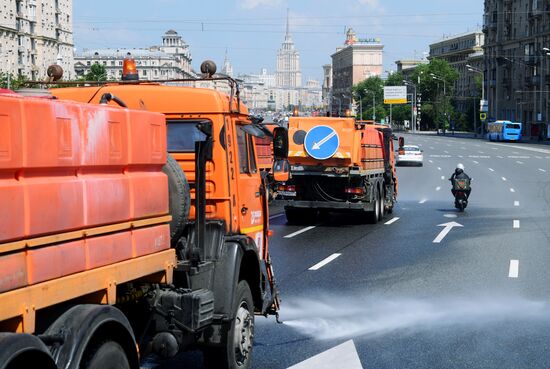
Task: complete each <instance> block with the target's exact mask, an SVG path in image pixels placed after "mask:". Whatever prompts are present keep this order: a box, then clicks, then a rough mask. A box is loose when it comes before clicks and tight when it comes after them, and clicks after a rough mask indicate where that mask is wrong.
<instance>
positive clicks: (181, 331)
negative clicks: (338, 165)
mask: <svg viewBox="0 0 550 369" xmlns="http://www.w3.org/2000/svg"><path fill="white" fill-rule="evenodd" d="M227 82H228V83H230V84H231V86H232V88H231V91H232V93H231V94H230V95H229V96H228V95H225V94H223V93H220V92H217V91H215V90H211V89H199V88H192V87H174V86H165V85H162V84H159V83H139V82H137V81H133V82H132V83H120V84H117V83H112V84H104V85H100V86H95V87H82V88H79V87H77V88H62V89H54V90H52V94H53V96H54V97H56V99H52V98H51V96H50V98H47V97H46V98H30V97H22V96H16V95H14V94H10V95H7V94H4V95H0V203H2V207H0V327H1V329H0V368H2V369H4V368H5V369H8V368H9V369H15V368H38V367H40V368H46V369H54V368H59V369H61V368H74V369H76V368H87V369H105V368H135V369H138V368H139V367H140V360H143V359H150V358H151V357H155V358H156V360H162V359H164V358H170V357H172V356H174V355H176V354H177V353H178V352H180V351H183V350H185V349H187V348H190V347H193V348H199V349H201V350H202V351H203V352H204V363H205V366H206V367H207V368H248V367H249V366H250V362H251V350H252V346H253V338H254V315H255V314H261V315H268V314H277V311H278V307H279V300H278V294H277V290H276V287H275V281H274V276H273V271H272V268H271V263H270V258H269V252H268V232H269V229H268V227H269V225H268V219H269V217H268V208H267V198H266V193H265V187H264V184H263V182H262V178H261V176H260V173H259V171H258V170H257V165H256V160H257V157H256V154H255V150H254V148H255V146H254V143H253V142H254V141H253V139H252V136H254V135H258V136H261V135H262V134H261V129H258V127H255V125H254V124H252V123H251V121H250V119H249V117H248V114H247V109H246V107H244V106H243V105H242V104H240V102H239V99H238V93H235V85H234V81H233V80H230V79H229V80H227ZM71 100H72V101H71ZM78 101H80V102H78ZM161 113H162V114H161ZM274 138H275V142H277V143H278V144H277V145H275V147H274V150H275V152H274V154H275V158H276V159H277V162H276V163H275V164H276V165H275V170H274V173H275V174H274V175H275V177H277V178H278V179H282V180H284V179H286V178H285V176H286V177H288V164H287V163H286V152H285V149H286V150H288V145H287V144H288V143H287V138H286V131H284V130H275V132H274ZM167 152H168V154H167ZM285 170H286V172H285ZM159 358H160V359H159Z"/></svg>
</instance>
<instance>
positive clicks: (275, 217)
mask: <svg viewBox="0 0 550 369" xmlns="http://www.w3.org/2000/svg"><path fill="white" fill-rule="evenodd" d="M284 215H285V213H281V214H275V215H272V216H270V217H269V219H277V218H280V217H282V216H284Z"/></svg>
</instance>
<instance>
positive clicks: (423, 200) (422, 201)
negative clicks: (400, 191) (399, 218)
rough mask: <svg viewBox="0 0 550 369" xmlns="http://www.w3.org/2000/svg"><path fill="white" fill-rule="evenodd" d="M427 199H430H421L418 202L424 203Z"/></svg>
mask: <svg viewBox="0 0 550 369" xmlns="http://www.w3.org/2000/svg"><path fill="white" fill-rule="evenodd" d="M426 201H428V200H427V199H422V200H420V201H419V202H418V203H419V204H423V203H425V202H426Z"/></svg>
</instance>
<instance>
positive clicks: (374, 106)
mask: <svg viewBox="0 0 550 369" xmlns="http://www.w3.org/2000/svg"><path fill="white" fill-rule="evenodd" d="M363 91H364V92H365V93H370V94H372V122H373V123H374V122H376V93H374V91H369V90H363Z"/></svg>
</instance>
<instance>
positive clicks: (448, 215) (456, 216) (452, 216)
mask: <svg viewBox="0 0 550 369" xmlns="http://www.w3.org/2000/svg"><path fill="white" fill-rule="evenodd" d="M443 216H444V217H445V218H458V215H456V214H444V215H443Z"/></svg>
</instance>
